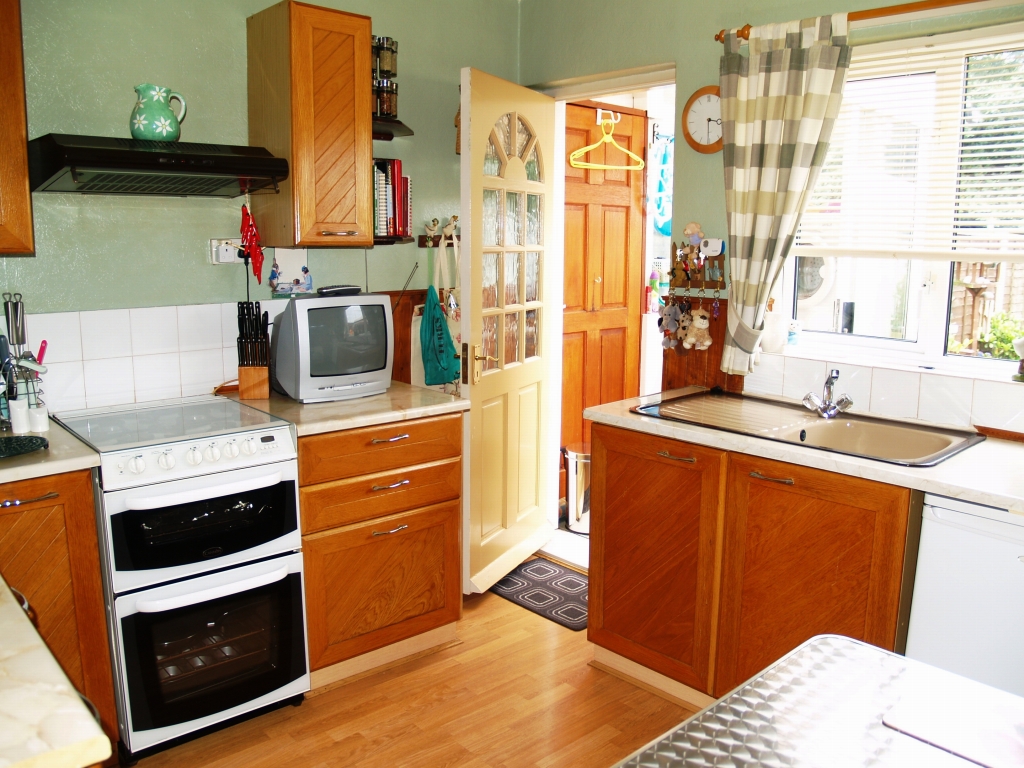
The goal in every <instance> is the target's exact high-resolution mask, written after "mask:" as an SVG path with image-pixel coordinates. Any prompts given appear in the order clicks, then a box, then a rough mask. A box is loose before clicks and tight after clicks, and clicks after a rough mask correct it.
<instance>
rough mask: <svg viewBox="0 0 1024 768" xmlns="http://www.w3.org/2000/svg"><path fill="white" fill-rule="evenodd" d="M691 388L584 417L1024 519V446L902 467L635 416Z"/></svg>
mask: <svg viewBox="0 0 1024 768" xmlns="http://www.w3.org/2000/svg"><path fill="white" fill-rule="evenodd" d="M696 389H697V388H687V389H678V390H671V391H668V392H662V393H661V394H658V395H649V396H647V397H638V398H632V399H630V400H620V401H618V402H615V403H607V404H605V405H599V406H596V407H594V408H587V409H586V410H585V411H584V412H583V417H584V418H586V419H591V420H592V421H594V422H597V423H598V424H608V425H609V426H613V427H622V428H623V429H630V430H633V431H634V432H645V433H647V434H651V435H660V436H661V437H667V438H671V439H673V440H682V441H685V442H688V443H696V444H698V445H705V446H708V447H709V448H718V449H721V450H724V451H735V452H737V453H745V454H747V455H750V456H760V457H762V458H765V459H775V460H776V461H785V462H789V463H790V464H799V465H801V466H805V467H813V468H815V469H824V470H827V471H829V472H838V473H839V474H843V475H851V476H853V477H863V478H865V479H866V480H876V481H878V482H881V483H889V484H890V485H899V486H902V487H904V488H911V489H913V490H918V491H924V492H925V493H934V494H938V495H939V496H948V497H950V498H954V499H961V500H963V501H970V502H974V503H976V504H987V505H988V506H992V507H999V508H1000V509H1009V510H1010V511H1011V512H1016V513H1017V514H1020V515H1024V472H1022V471H1021V468H1024V443H1015V442H1010V441H1007V440H995V439H993V438H991V437H990V438H988V439H987V440H985V441H984V442H982V443H979V444H978V445H974V446H972V447H970V448H968V449H967V450H965V451H963V452H961V453H958V454H956V455H955V456H952V457H950V458H949V459H946V460H945V461H943V462H942V463H940V464H938V465H936V466H934V467H903V466H899V465H898V464H888V463H886V462H882V461H874V460H872V459H862V458H858V457H856V456H844V455H843V454H839V453H831V452H829V451H819V450H815V449H814V448H805V447H803V446H799V445H792V444H790V443H781V442H776V441H774V440H765V439H763V438H759V437H751V436H749V435H737V434H733V433H731V432H723V431H720V430H716V429H709V428H707V427H698V426H695V425H692V424H684V423H682V422H677V421H666V420H664V419H658V418H654V417H652V416H640V415H638V414H635V413H630V411H629V409H630V408H632V407H634V406H636V405H643V404H647V403H656V402H658V401H659V400H660V399H661V398H664V399H666V400H668V399H670V398H673V397H678V396H679V395H682V394H686V393H687V392H692V391H696Z"/></svg>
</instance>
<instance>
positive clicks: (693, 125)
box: [683, 85, 722, 154]
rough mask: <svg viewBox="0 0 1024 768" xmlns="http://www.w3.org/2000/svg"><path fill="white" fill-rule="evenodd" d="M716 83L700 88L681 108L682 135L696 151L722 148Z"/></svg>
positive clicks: (719, 106)
mask: <svg viewBox="0 0 1024 768" xmlns="http://www.w3.org/2000/svg"><path fill="white" fill-rule="evenodd" d="M718 94H719V91H718V86H717V85H709V86H707V87H705V88H701V89H700V90H698V91H697V92H696V93H694V94H693V96H691V97H690V100H689V101H687V102H686V107H685V108H684V109H683V137H684V138H685V139H686V142H687V143H688V144H689V145H690V146H691V147H693V148H694V149H695V150H697V151H698V152H702V153H705V154H710V153H711V152H718V151H719V150H721V149H722V103H721V100H720V98H719V95H718Z"/></svg>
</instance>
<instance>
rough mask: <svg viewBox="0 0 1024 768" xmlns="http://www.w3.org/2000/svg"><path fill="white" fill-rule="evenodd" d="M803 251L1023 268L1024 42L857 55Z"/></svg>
mask: <svg viewBox="0 0 1024 768" xmlns="http://www.w3.org/2000/svg"><path fill="white" fill-rule="evenodd" d="M793 252H794V254H795V255H801V256H807V255H830V256H844V255H850V256H856V255H864V256H872V257H878V256H893V257H897V258H918V259H920V258H923V259H938V260H943V261H951V260H957V261H979V260H984V261H1024V32H1022V33H1015V34H1010V35H1000V36H998V37H996V36H990V37H985V38H975V39H973V40H969V41H959V42H954V43H944V44H935V43H931V44H922V45H919V46H916V47H910V48H907V47H904V48H902V49H899V50H894V49H892V48H891V47H889V48H888V49H887V50H879V49H877V48H875V49H874V50H871V49H869V48H856V49H854V55H853V61H852V64H851V67H850V72H849V76H848V78H847V84H846V88H845V90H844V94H843V103H842V107H841V109H840V114H839V117H838V119H837V120H836V125H835V129H834V132H833V135H832V141H831V144H830V147H829V151H828V155H827V156H826V159H825V164H824V166H823V168H822V172H821V175H820V176H819V178H818V183H817V185H816V186H815V189H814V192H813V193H812V196H811V199H810V201H809V203H808V205H807V208H806V210H805V212H804V215H803V219H802V221H801V226H800V230H799V232H798V234H797V240H796V243H795V247H794V251H793Z"/></svg>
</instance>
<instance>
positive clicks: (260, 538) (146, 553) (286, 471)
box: [103, 459, 302, 594]
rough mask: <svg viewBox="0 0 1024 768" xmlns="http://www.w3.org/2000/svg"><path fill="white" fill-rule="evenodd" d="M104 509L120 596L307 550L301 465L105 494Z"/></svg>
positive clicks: (115, 585)
mask: <svg viewBox="0 0 1024 768" xmlns="http://www.w3.org/2000/svg"><path fill="white" fill-rule="evenodd" d="M103 506H104V512H105V514H104V523H105V526H106V537H105V538H106V540H107V561H108V563H109V564H110V570H111V582H112V586H113V590H114V593H115V594H121V593H122V592H127V591H129V590H132V589H139V588H141V587H148V586H150V585H153V584H159V583H163V582H167V581H173V580H175V579H183V578H188V577H190V576H196V575H198V574H200V573H208V572H210V571H214V570H218V569H221V568H226V567H228V566H232V565H236V564H239V563H244V562H251V561H252V560H258V559H260V558H263V557H270V556H273V555H278V554H282V553H284V552H292V551H295V550H297V549H300V548H301V547H302V535H301V532H300V528H299V491H298V464H297V462H296V461H295V460H294V459H293V460H290V461H282V462H278V463H276V464H265V465H263V466H259V467H249V468H247V469H236V470H231V471H228V472H218V473H215V474H212V475H202V476H200V477H193V478H188V479H185V480H175V481H173V482H168V483H158V484H156V485H148V486H143V487H140V488H130V489H128V490H124V491H114V492H111V493H105V494H104V495H103Z"/></svg>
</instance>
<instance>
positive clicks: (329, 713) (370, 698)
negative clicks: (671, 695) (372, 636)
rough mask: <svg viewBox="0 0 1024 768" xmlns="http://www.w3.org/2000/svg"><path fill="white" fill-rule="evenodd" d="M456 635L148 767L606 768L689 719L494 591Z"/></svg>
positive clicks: (570, 635) (474, 603) (470, 604)
mask: <svg viewBox="0 0 1024 768" xmlns="http://www.w3.org/2000/svg"><path fill="white" fill-rule="evenodd" d="M458 634H459V638H460V639H461V640H462V641H463V642H462V643H461V644H460V645H456V646H453V647H451V648H448V649H446V650H443V651H441V652H439V653H435V654H432V655H429V656H425V657H422V658H420V659H416V660H414V661H410V662H408V663H406V664H403V665H401V666H398V667H395V668H393V669H390V670H387V671H385V672H381V673H378V674H375V675H371V676H369V677H365V678H363V679H361V680H357V681H355V682H352V683H349V684H347V685H343V686H341V687H339V688H335V689H333V690H329V691H327V692H325V693H322V694H319V695H316V696H313V697H310V698H307V699H306V701H305V702H304V703H303V704H302V706H301V707H285V708H283V709H279V710H277V711H274V712H271V713H269V714H266V715H263V716H261V717H258V718H255V719H253V720H250V721H248V722H245V723H241V724H239V725H235V726H233V727H231V728H227V729H225V730H223V731H219V732H217V733H213V734H210V735H208V736H204V737H203V738H200V739H197V740H195V741H192V742H189V743H187V744H183V745H181V746H178V747H175V748H173V749H170V750H167V751H166V752H162V753H159V754H156V755H153V756H152V757H149V758H146V759H144V760H141V761H140V762H139V768H163V767H164V766H176V767H177V766H187V767H188V768H236V767H237V768H264V767H266V768H270V766H274V767H275V768H278V767H284V766H303V768H326V767H327V766H382V767H383V766H423V767H424V768H435V767H440V766H473V768H485V767H488V766H489V767H490V768H499V767H501V768H513V766H574V767H575V766H579V767H580V768H586V767H589V766H609V765H612V764H614V763H615V762H617V761H618V760H621V759H622V758H624V757H626V756H627V755H629V754H630V753H631V752H633V751H634V750H636V749H638V748H639V747H642V746H643V745H644V744H646V743H647V742H648V741H650V740H651V739H653V738H655V737H656V736H658V735H660V734H661V733H663V732H664V731H666V730H668V729H669V728H671V727H672V726H673V725H675V724H676V723H678V722H680V721H681V720H683V719H684V718H685V717H687V716H688V715H689V714H691V713H690V712H688V711H687V710H685V709H683V708H681V707H678V706H676V705H675V704H672V703H670V702H668V701H666V700H664V699H661V698H659V697H657V696H655V695H654V694H651V693H648V692H647V691H645V690H641V689H639V688H636V687H635V686H633V685H631V684H629V683H627V682H625V681H623V680H620V679H618V678H616V677H613V676H612V675H609V674H606V673H604V672H601V671H599V670H597V669H594V668H593V667H591V666H590V665H589V664H588V662H589V661H590V658H591V651H590V650H589V648H588V646H587V642H586V634H587V633H586V632H585V631H584V632H573V631H571V630H568V629H565V628H564V627H560V626H558V625H557V624H555V623H554V622H551V621H548V620H547V619H544V618H542V617H540V616H537V615H536V614H534V613H531V612H530V611H527V610H526V609H524V608H520V607H519V606H517V605H514V604H513V603H511V602H509V601H507V600H504V599H502V598H500V597H498V596H497V595H494V594H490V593H485V594H483V595H474V596H472V597H468V598H466V600H465V603H464V611H463V618H462V620H461V621H460V623H459V630H458Z"/></svg>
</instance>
